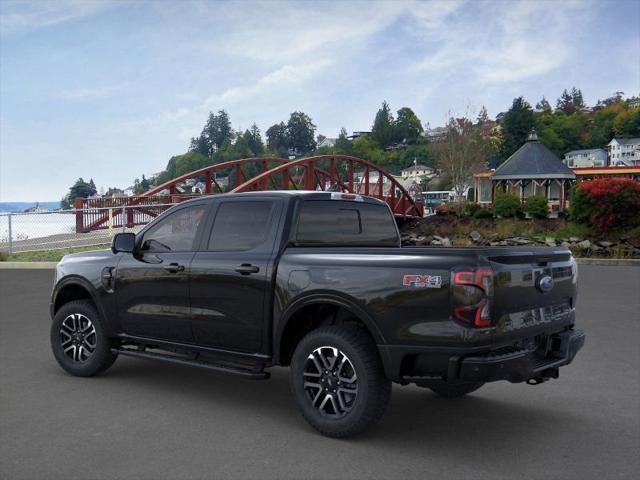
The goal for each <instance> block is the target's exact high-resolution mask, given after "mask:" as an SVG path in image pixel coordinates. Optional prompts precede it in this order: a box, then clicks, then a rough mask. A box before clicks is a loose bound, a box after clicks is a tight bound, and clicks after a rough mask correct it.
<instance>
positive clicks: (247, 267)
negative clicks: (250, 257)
mask: <svg viewBox="0 0 640 480" xmlns="http://www.w3.org/2000/svg"><path fill="white" fill-rule="evenodd" d="M259 271H260V267H256V266H255V265H251V264H248V263H243V264H242V265H240V266H239V267H236V272H238V273H240V274H242V275H251V274H252V273H258V272H259Z"/></svg>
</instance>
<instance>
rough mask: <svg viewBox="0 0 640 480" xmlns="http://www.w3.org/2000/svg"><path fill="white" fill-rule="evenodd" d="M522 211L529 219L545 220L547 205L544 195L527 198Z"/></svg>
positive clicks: (547, 212)
mask: <svg viewBox="0 0 640 480" xmlns="http://www.w3.org/2000/svg"><path fill="white" fill-rule="evenodd" d="M524 211H525V212H526V213H527V214H528V215H529V216H530V217H531V218H547V216H548V215H549V205H548V204H547V199H546V197H545V196H544V195H532V196H530V197H528V198H527V200H526V201H525V204H524Z"/></svg>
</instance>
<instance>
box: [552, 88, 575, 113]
mask: <svg viewBox="0 0 640 480" xmlns="http://www.w3.org/2000/svg"><path fill="white" fill-rule="evenodd" d="M556 109H557V110H559V111H561V112H564V113H566V114H568V115H571V114H572V113H573V112H575V111H576V107H575V105H574V104H573V97H572V95H571V94H570V93H569V92H567V89H566V88H565V89H564V90H563V92H562V95H560V98H558V100H557V101H556Z"/></svg>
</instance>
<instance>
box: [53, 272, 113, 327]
mask: <svg viewBox="0 0 640 480" xmlns="http://www.w3.org/2000/svg"><path fill="white" fill-rule="evenodd" d="M70 286H76V287H80V288H82V289H83V290H85V291H86V292H87V293H88V294H89V296H90V298H91V300H92V301H93V304H94V305H95V306H96V309H97V310H98V313H99V314H100V317H101V318H102V319H103V320H104V326H105V328H106V330H107V331H108V332H109V335H115V334H117V332H116V331H115V330H116V329H115V328H114V327H113V325H111V323H110V322H109V315H107V312H106V311H105V309H104V304H103V303H104V302H102V301H101V298H100V292H99V291H98V288H96V286H95V285H94V284H92V283H91V282H90V281H89V280H87V279H86V278H84V277H81V276H79V275H67V276H65V277H63V278H62V279H60V280H59V281H58V282H57V283H56V284H55V285H54V287H53V292H52V293H51V304H50V306H49V313H50V315H51V319H53V317H54V315H55V313H56V311H55V304H56V300H57V298H58V295H59V294H60V292H62V291H63V290H64V289H65V288H66V287H70Z"/></svg>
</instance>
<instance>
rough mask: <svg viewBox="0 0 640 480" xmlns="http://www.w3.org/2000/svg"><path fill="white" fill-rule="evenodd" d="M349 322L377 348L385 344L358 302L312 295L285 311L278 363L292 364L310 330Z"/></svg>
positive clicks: (276, 353) (276, 333) (277, 338)
mask: <svg viewBox="0 0 640 480" xmlns="http://www.w3.org/2000/svg"><path fill="white" fill-rule="evenodd" d="M329 317H331V318H329ZM345 320H347V321H350V322H355V323H358V324H360V325H361V326H362V327H363V328H364V329H365V330H366V331H367V333H368V334H369V335H371V337H372V338H373V340H374V342H375V343H376V344H377V345H379V344H384V343H385V340H384V337H383V335H382V332H381V331H380V329H379V328H378V326H377V325H376V323H375V322H374V320H373V318H372V317H371V315H370V314H369V313H368V312H367V311H366V310H365V309H364V308H362V307H361V306H359V305H358V304H357V303H356V302H355V300H353V299H351V298H349V297H347V296H344V295H340V294H337V293H324V292H323V293H317V292H316V293H310V294H308V295H305V296H304V297H302V298H298V299H296V300H295V301H293V302H292V303H290V304H289V305H288V306H287V308H286V309H285V310H284V311H283V312H282V315H281V316H280V321H279V322H278V324H277V327H276V329H275V331H274V342H273V346H274V348H273V354H274V363H276V364H279V365H288V364H289V362H290V359H291V355H292V354H293V350H294V349H295V345H297V343H298V341H299V340H300V339H301V338H302V336H304V335H305V334H306V333H308V332H309V331H311V330H314V329H315V328H317V327H319V326H321V325H327V324H335V323H341V322H344V321H345Z"/></svg>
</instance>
